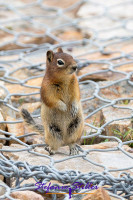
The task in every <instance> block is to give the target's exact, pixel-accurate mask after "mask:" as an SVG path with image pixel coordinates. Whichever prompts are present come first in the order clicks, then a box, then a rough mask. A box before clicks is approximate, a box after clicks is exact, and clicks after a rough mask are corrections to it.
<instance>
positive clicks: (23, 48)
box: [0, 0, 133, 200]
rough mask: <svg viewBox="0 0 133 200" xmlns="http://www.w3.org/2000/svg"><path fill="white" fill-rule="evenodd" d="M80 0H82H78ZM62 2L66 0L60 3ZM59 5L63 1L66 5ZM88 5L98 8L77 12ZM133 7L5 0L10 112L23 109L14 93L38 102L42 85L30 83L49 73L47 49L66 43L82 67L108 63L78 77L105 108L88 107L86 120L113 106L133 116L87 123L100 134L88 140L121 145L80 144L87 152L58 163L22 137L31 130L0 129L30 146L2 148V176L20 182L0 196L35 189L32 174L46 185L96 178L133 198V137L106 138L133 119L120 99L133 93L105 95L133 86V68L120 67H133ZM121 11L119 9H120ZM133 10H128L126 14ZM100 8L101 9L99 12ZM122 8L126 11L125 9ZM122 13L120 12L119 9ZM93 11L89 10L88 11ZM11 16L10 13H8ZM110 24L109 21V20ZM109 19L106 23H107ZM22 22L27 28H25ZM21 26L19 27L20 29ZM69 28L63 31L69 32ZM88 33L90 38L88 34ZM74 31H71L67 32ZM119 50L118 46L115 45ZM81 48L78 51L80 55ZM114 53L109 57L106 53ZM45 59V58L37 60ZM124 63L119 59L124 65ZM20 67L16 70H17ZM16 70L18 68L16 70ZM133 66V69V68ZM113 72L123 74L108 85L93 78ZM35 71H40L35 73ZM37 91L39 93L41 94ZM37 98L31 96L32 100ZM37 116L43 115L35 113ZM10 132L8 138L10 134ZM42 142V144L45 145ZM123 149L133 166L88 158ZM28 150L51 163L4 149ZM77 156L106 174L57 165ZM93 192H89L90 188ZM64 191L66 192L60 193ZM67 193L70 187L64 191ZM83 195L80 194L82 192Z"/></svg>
mask: <svg viewBox="0 0 133 200" xmlns="http://www.w3.org/2000/svg"><path fill="white" fill-rule="evenodd" d="M75 2H76V1H75ZM60 3H61V2H60ZM60 3H59V4H60ZM84 4H85V5H86V6H88V9H89V7H90V8H92V10H93V12H90V14H86V15H85V16H84V17H82V16H80V14H79V15H77V14H74V13H76V12H75V10H76V11H78V9H79V8H80V7H81V6H82V5H84ZM132 7H133V1H132V0H129V1H128V0H126V1H125V0H121V1H119V2H118V3H117V2H116V1H113V0H111V1H98V0H95V1H92V0H80V1H77V2H76V3H73V4H72V5H68V7H65V8H63V7H61V6H58V5H56V6H51V4H50V3H49V4H48V1H43V0H37V1H34V2H32V3H22V1H17V3H16V2H15V1H13V2H12V3H11V2H9V3H8V2H6V1H0V12H1V15H3V14H4V17H1V19H0V35H1V37H4V36H5V35H8V36H9V39H7V40H6V41H5V40H4V41H3V40H2V39H1V41H0V50H1V51H0V56H1V59H0V80H1V85H0V89H2V90H4V92H5V93H6V97H5V98H4V99H0V104H1V105H3V106H4V107H7V108H8V109H9V112H13V113H18V112H19V109H18V107H17V105H15V104H13V102H12V97H15V96H20V97H22V96H24V97H32V96H33V99H34V100H35V99H36V101H39V100H40V99H37V98H36V97H35V95H37V94H39V89H40V87H39V86H37V85H32V86H31V85H28V81H29V80H36V79H37V78H39V77H43V74H44V73H43V71H44V69H45V62H44V58H43V59H42V57H43V56H44V55H45V52H46V51H47V50H48V49H53V50H55V49H56V48H57V47H63V48H64V50H66V51H70V52H71V51H72V50H74V52H73V51H72V54H73V56H74V57H75V59H76V60H77V62H78V66H79V71H80V70H81V69H82V68H83V67H86V66H88V65H91V64H92V65H94V66H95V65H103V66H105V68H103V70H97V71H95V72H94V71H92V72H88V73H84V74H83V75H80V76H78V79H79V83H80V85H81V86H82V85H87V86H86V88H85V90H86V91H88V90H90V89H89V88H88V86H90V84H91V86H92V87H91V88H92V89H93V92H92V95H91V96H89V97H87V98H83V97H82V103H84V102H85V103H88V105H90V104H91V102H92V100H96V99H98V100H99V101H100V102H102V103H101V104H100V106H99V107H97V108H96V109H93V110H91V111H90V112H89V111H88V113H87V115H86V117H85V120H87V119H89V118H90V117H92V116H94V115H95V114H97V113H98V112H99V111H101V110H103V109H104V108H107V107H113V108H118V109H128V110H130V111H131V115H130V116H128V117H127V116H124V115H123V117H121V118H116V119H115V120H110V121H108V122H105V123H103V125H102V126H100V127H97V126H95V125H93V124H91V123H90V124H89V123H87V122H86V126H88V127H91V128H93V129H94V130H95V133H93V134H90V135H87V136H82V138H83V139H87V138H93V137H96V136H97V137H98V138H100V139H101V138H102V139H109V140H111V139H113V140H114V141H116V142H117V143H118V145H117V147H115V148H111V149H104V150H98V149H93V150H86V151H84V150H83V149H82V148H81V147H79V146H78V148H79V150H80V152H81V154H80V155H77V156H73V157H65V158H64V159H62V160H58V161H56V160H55V159H54V156H53V157H51V156H48V155H44V154H41V153H37V152H34V148H35V147H37V146H40V145H39V144H33V145H28V144H26V143H24V142H22V141H21V140H20V138H22V137H27V136H29V135H34V133H31V134H25V135H24V136H20V137H16V136H15V134H14V133H10V132H7V131H3V130H0V133H1V134H3V135H5V137H4V138H3V137H2V138H1V139H2V140H5V141H15V142H17V143H18V144H22V145H24V148H23V149H16V150H12V149H9V150H5V149H0V157H1V159H0V174H1V175H3V176H4V177H6V178H8V179H9V180H10V179H11V178H12V177H14V178H15V180H16V185H15V187H14V188H13V187H8V186H2V187H5V189H6V192H5V193H4V194H3V195H2V196H1V197H0V199H4V198H9V199H13V198H12V197H11V196H10V194H11V192H13V191H20V190H27V189H28V190H34V189H35V186H34V184H23V186H21V187H20V183H21V185H22V183H23V181H24V180H25V179H28V178H30V177H32V178H34V179H35V181H42V182H43V183H46V182H48V181H51V180H57V181H59V182H60V183H64V184H66V183H67V184H70V185H71V184H72V183H73V182H76V181H78V182H80V183H83V184H86V183H87V182H88V180H89V182H92V183H93V184H97V185H98V186H104V185H106V186H109V187H108V190H109V192H110V195H111V196H114V197H116V198H118V199H129V198H130V197H131V196H133V177H132V176H131V174H130V173H127V172H125V171H126V170H128V169H133V162H132V158H133V156H132V155H131V154H129V153H128V152H127V151H125V150H124V148H123V145H125V144H130V143H133V140H131V141H125V142H123V141H122V140H121V139H120V138H118V137H116V136H105V135H103V131H104V130H105V128H106V127H107V126H108V125H110V124H111V123H112V122H114V121H119V120H125V119H128V120H131V121H132V120H133V107H127V106H121V105H120V104H118V103H119V102H120V101H125V100H128V101H132V100H133V97H128V96H127V97H121V98H114V99H112V98H111V99H109V98H105V97H103V96H102V95H101V91H102V90H103V89H108V90H109V91H111V89H110V87H111V86H115V85H119V84H124V85H126V84H127V85H128V87H130V89H131V90H132V89H133V88H132V87H133V80H132V76H133V71H132V72H125V71H122V70H119V68H120V67H121V66H124V65H132V64H133V51H132V50H131V51H128V52H127V51H124V50H123V49H122V45H124V44H125V46H126V44H127V43H128V44H131V43H132V42H133V29H132V20H133V15H132V14H131V12H130V8H132ZM117 9H118V10H117ZM126 9H127V12H126ZM95 10H96V11H95ZM121 10H122V11H121ZM119 11H120V13H119ZM88 13H89V11H88ZM6 14H7V16H6ZM105 22H107V23H105ZM104 23H105V24H104ZM20 24H21V26H19V25H20ZM18 27H19V30H18ZM63 31H64V32H65V31H66V32H67V31H70V32H71V31H75V32H79V33H80V34H81V35H82V38H80V37H79V39H75V40H71V39H70V38H69V37H68V40H67V41H65V39H64V38H63V36H62V37H61V36H60V34H59V33H60V32H63ZM120 31H121V32H120ZM64 32H63V33H64ZM86 33H88V36H87V35H86ZM68 35H69V32H67V34H66V36H68ZM117 46H118V48H117ZM115 48H116V49H115ZM75 49H77V50H78V52H79V53H78V55H77V52H76V51H75ZM98 54H99V55H101V56H103V58H102V59H96V58H97V55H98ZM92 55H93V57H94V56H95V60H90V59H88V58H87V56H88V57H89V58H91V56H92ZM106 55H109V56H110V58H109V57H106ZM35 58H36V59H37V58H39V60H40V61H39V62H38V61H36V59H35ZM118 62H119V63H118ZM14 67H15V68H14ZM12 68H13V69H12ZM23 69H26V70H27V71H28V73H29V74H30V75H29V77H27V78H22V79H19V78H17V77H15V75H14V74H15V73H16V72H18V71H19V70H23ZM132 69H133V68H132ZM101 73H102V74H104V75H105V76H106V75H107V73H110V74H112V77H113V75H114V74H117V75H118V77H119V76H120V77H122V78H120V79H118V80H117V79H116V80H112V81H110V82H108V84H107V85H100V84H99V82H96V81H95V80H93V79H92V80H91V77H92V76H93V75H94V74H95V75H100V74H101ZM33 74H34V75H33ZM104 75H103V76H104ZM87 77H90V78H89V79H90V80H87ZM2 82H3V83H5V84H6V83H8V84H10V85H14V84H15V85H16V88H17V86H24V87H25V88H32V89H34V92H32V93H25V92H24V93H18V92H16V93H10V92H9V90H8V88H7V87H6V85H5V84H2ZM35 89H36V92H35ZM31 100H32V98H30V101H31ZM34 117H38V115H35V116H34ZM20 122H22V120H18V119H17V118H16V121H15V122H14V121H0V124H15V123H20ZM6 136H8V137H6ZM41 146H42V145H41ZM118 150H119V151H121V152H122V153H123V154H124V155H126V156H127V157H129V158H130V159H131V166H130V167H128V168H123V169H112V170H111V169H109V168H108V167H107V166H103V165H101V164H99V163H95V162H94V161H92V160H91V159H88V157H87V155H88V154H89V153H90V152H92V151H98V152H100V151H102V152H108V151H112V152H115V151H118ZM23 151H28V152H29V156H30V154H34V155H37V156H38V159H39V157H40V156H43V157H46V158H48V159H49V160H50V164H49V165H43V166H32V165H29V164H28V163H26V162H21V161H18V162H16V161H13V160H11V159H7V158H6V157H5V156H4V155H3V152H23ZM76 157H82V158H83V159H84V160H86V162H89V163H92V164H93V165H95V166H100V167H102V168H103V172H102V173H94V172H89V173H82V171H81V172H77V171H74V170H71V169H70V170H67V171H65V170H64V171H63V172H62V171H58V170H57V169H56V168H55V163H57V162H58V163H59V162H62V161H65V160H69V159H73V158H76ZM115 171H119V172H120V173H119V176H118V177H115V176H113V175H112V174H111V173H110V172H115ZM39 191H40V192H44V191H43V190H42V189H39ZM83 191H84V190H81V191H80V190H78V191H77V192H79V193H80V192H83ZM85 191H88V190H85ZM58 192H59V193H60V191H58ZM64 192H66V191H64ZM72 196H73V198H76V199H78V197H77V195H72ZM78 196H79V195H78ZM52 198H53V199H56V198H57V197H56V195H53V197H52ZM64 199H65V200H66V199H69V195H67V194H65V198H64Z"/></svg>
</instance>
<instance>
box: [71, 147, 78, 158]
mask: <svg viewBox="0 0 133 200" xmlns="http://www.w3.org/2000/svg"><path fill="white" fill-rule="evenodd" d="M69 148H70V154H69V155H70V156H75V155H78V154H79V150H78V147H77V146H76V145H72V146H69Z"/></svg>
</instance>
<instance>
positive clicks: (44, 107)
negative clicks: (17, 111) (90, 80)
mask: <svg viewBox="0 0 133 200" xmlns="http://www.w3.org/2000/svg"><path fill="white" fill-rule="evenodd" d="M76 69H77V63H76V62H75V60H74V59H73V57H72V56H71V55H69V54H67V53H64V52H63V50H62V48H58V51H57V52H56V53H54V52H53V51H51V50H49V51H47V54H46V72H45V75H44V78H43V81H42V85H41V90H40V93H41V100H42V104H41V119H42V122H43V126H44V130H45V143H46V147H45V149H46V150H47V151H49V153H50V154H54V153H55V151H57V149H58V148H59V147H61V146H64V145H68V146H69V148H70V155H76V154H78V153H79V152H78V148H77V146H76V143H77V142H78V141H79V140H80V138H81V135H82V132H83V127H84V118H83V112H82V107H81V102H80V90H79V84H78V80H77V77H76V74H75V71H76ZM21 113H22V116H23V118H24V120H25V121H26V122H27V123H28V124H30V125H31V126H33V127H34V128H35V129H39V131H40V132H42V131H43V129H42V127H41V128H40V127H39V126H38V125H37V124H35V121H34V120H33V118H32V117H31V116H30V114H29V113H28V111H26V110H24V109H22V111H21Z"/></svg>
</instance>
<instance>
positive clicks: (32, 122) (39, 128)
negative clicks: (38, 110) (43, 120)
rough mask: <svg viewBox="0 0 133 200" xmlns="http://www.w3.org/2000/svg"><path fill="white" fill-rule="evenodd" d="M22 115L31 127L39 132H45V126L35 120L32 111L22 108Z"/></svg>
mask: <svg viewBox="0 0 133 200" xmlns="http://www.w3.org/2000/svg"><path fill="white" fill-rule="evenodd" d="M21 115H22V117H23V119H24V121H25V123H26V124H27V125H28V126H29V127H31V128H32V129H33V130H35V131H37V132H39V133H44V127H43V126H42V125H41V124H37V123H36V122H35V120H34V119H33V117H32V116H31V115H30V113H29V112H28V111H27V110H26V109H24V108H22V110H21Z"/></svg>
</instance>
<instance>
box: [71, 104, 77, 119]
mask: <svg viewBox="0 0 133 200" xmlns="http://www.w3.org/2000/svg"><path fill="white" fill-rule="evenodd" d="M77 113H78V104H77V103H76V102H73V103H72V105H71V115H72V117H75V116H76V115H77Z"/></svg>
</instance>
